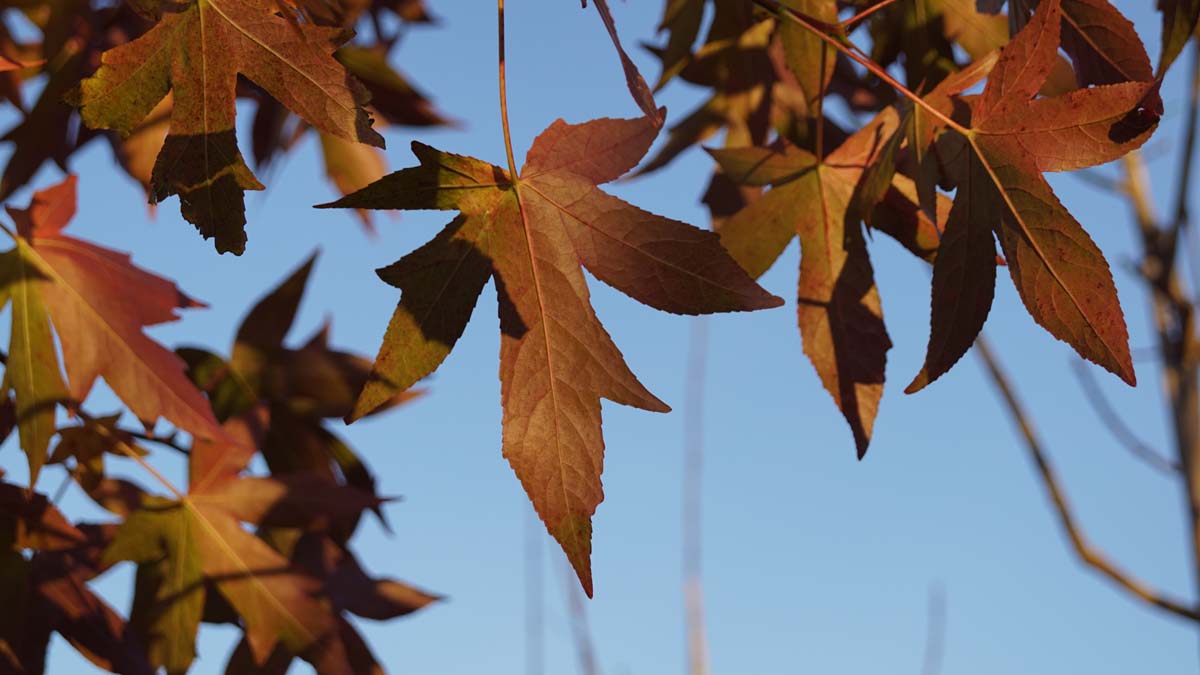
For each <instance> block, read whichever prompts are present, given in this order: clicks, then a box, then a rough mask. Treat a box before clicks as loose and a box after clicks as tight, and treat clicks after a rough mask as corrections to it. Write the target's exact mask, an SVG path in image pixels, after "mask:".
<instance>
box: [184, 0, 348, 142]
mask: <svg viewBox="0 0 1200 675" xmlns="http://www.w3.org/2000/svg"><path fill="white" fill-rule="evenodd" d="M203 2H204V4H205V5H207V6H209V7H212V8H213V11H215V12H216V13H217V14H219V15H221V18H222V19H224V20H225V22H226V23H228V24H229V25H230V26H233V27H234V28H235V29H237V31H238V32H239V33H241V34H242V35H244V36H245V37H246V39H247V40H249V41H251V42H253V43H254V44H256V45H258V46H259V47H262V48H263V49H265V50H266V51H267V52H268V53H270V54H271V56H274V57H275V58H276V59H277V60H278V61H279V62H280V63H282V64H284V65H285V66H287V67H288V68H289V69H290V70H292V71H293V72H295V73H296V74H298V75H300V76H301V77H303V78H304V79H306V80H308V81H309V82H310V83H312V85H313V86H315V87H316V88H317V89H319V90H320V91H321V93H323V94H325V96H327V97H328V98H329V99H330V100H332V101H333V102H334V103H336V104H337V105H338V107H340V108H341V109H342V110H345V111H346V112H349V113H352V114H357V112H358V109H357V108H353V107H352V108H348V107H346V106H345V105H343V104H342V102H341V101H339V100H337V97H336V96H334V95H333V94H331V93H330V92H329V91H327V90H326V89H325V87H324V86H322V85H321V83H320V82H317V81H316V80H314V79H313V78H312V76H311V75H309V74H308V73H306V72H304V71H303V70H301V69H299V68H297V67H296V66H294V65H292V62H291V61H289V60H288V59H286V58H284V56H283V55H282V54H280V53H279V52H277V51H275V49H274V48H272V47H271V46H270V45H268V44H266V43H264V42H263V41H261V40H259V39H257V38H255V37H254V36H253V35H251V34H250V33H249V32H247V31H246V29H244V28H242V27H241V26H240V25H238V23H237V22H236V21H234V20H233V19H232V18H230V16H229V15H228V14H226V13H225V12H224V11H222V10H221V6H220V4H219V3H218V2H216V0H203ZM200 15H201V16H202V17H203V16H204V12H203V11H201V12H200ZM306 44H307V42H306ZM259 84H263V83H261V82H260V83H259ZM263 86H264V87H265V86H266V85H265V84H263ZM353 140H358V139H353Z"/></svg>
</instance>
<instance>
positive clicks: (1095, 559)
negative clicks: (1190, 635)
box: [975, 335, 1200, 622]
mask: <svg viewBox="0 0 1200 675" xmlns="http://www.w3.org/2000/svg"><path fill="white" fill-rule="evenodd" d="M975 353H976V354H978V355H979V358H980V359H981V360H982V361H983V363H984V365H985V366H986V367H987V371H988V374H989V375H990V376H991V379H992V383H993V384H995V386H996V389H997V391H999V392H1000V397H1001V399H1002V400H1003V401H1004V404H1005V407H1007V408H1008V412H1009V415H1010V416H1011V417H1012V419H1013V422H1014V423H1015V424H1016V425H1017V428H1018V430H1019V431H1020V432H1021V438H1022V440H1023V441H1024V443H1025V448H1026V449H1027V450H1028V451H1029V456H1030V458H1031V459H1032V460H1033V463H1034V465H1035V466H1036V467H1037V470H1038V475H1039V476H1040V477H1041V479H1042V483H1043V485H1044V486H1045V488H1046V492H1047V493H1048V494H1049V496H1050V499H1051V501H1052V502H1053V503H1054V508H1055V509H1056V510H1057V511H1058V518H1059V524H1060V525H1062V528H1063V530H1064V531H1065V532H1066V534H1067V537H1068V538H1069V539H1070V540H1071V545H1072V546H1073V547H1074V548H1075V552H1076V554H1078V556H1079V558H1080V559H1081V560H1082V561H1083V562H1084V563H1085V564H1087V565H1088V566H1089V567H1091V568H1092V569H1094V570H1096V571H1097V572H1099V573H1101V574H1102V575H1104V576H1105V577H1107V578H1108V579H1109V580H1110V581H1112V582H1113V583H1114V584H1116V585H1117V587H1118V588H1121V589H1122V590H1124V591H1126V592H1127V593H1128V594H1129V595H1131V596H1133V597H1134V598H1137V599H1139V600H1141V601H1142V602H1145V603H1147V604H1149V605H1152V606H1154V607H1157V608H1159V609H1161V610H1163V611H1166V612H1169V613H1171V614H1174V615H1176V616H1179V617H1183V618H1185V619H1190V620H1192V621H1196V622H1200V611H1198V610H1197V609H1195V608H1193V607H1191V606H1189V605H1187V604H1186V603H1183V602H1180V601H1178V600H1175V599H1172V598H1169V597H1166V596H1165V595H1164V594H1162V593H1160V592H1159V591H1156V590H1154V589H1152V588H1150V587H1149V586H1148V585H1146V584H1145V583H1144V582H1142V581H1140V580H1138V579H1135V578H1134V577H1132V576H1130V575H1129V574H1128V573H1127V572H1125V571H1124V570H1122V569H1120V568H1119V567H1117V566H1116V565H1115V564H1114V563H1113V562H1112V561H1110V560H1109V559H1108V558H1107V557H1106V556H1105V555H1104V554H1103V553H1101V552H1100V551H1098V550H1096V549H1095V548H1093V547H1092V545H1091V544H1090V543H1089V542H1088V541H1087V539H1086V538H1084V536H1083V533H1082V532H1081V531H1080V530H1079V526H1078V524H1077V523H1076V522H1075V516H1074V515H1073V514H1072V512H1071V507H1070V505H1069V504H1068V503H1067V498H1066V494H1065V493H1064V492H1063V489H1062V487H1061V486H1060V485H1059V482H1058V476H1057V474H1055V472H1054V468H1053V467H1052V466H1051V464H1050V461H1049V459H1047V457H1046V454H1045V452H1044V451H1043V450H1042V443H1041V440H1039V439H1038V437H1037V434H1036V432H1034V430H1033V425H1032V422H1031V421H1030V419H1029V416H1028V415H1027V414H1026V412H1025V409H1024V408H1023V407H1022V405H1021V402H1020V401H1019V400H1018V399H1017V395H1016V392H1015V390H1014V389H1013V387H1012V385H1011V384H1010V382H1009V379H1008V376H1007V375H1006V374H1005V373H1004V371H1003V370H1002V369H1001V367H1000V364H999V362H998V361H997V360H996V357H995V356H994V355H993V353H992V350H991V348H990V347H989V346H988V343H987V340H986V339H984V337H983V336H982V335H980V336H979V337H978V338H977V339H976V341H975Z"/></svg>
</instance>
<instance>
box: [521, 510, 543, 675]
mask: <svg viewBox="0 0 1200 675" xmlns="http://www.w3.org/2000/svg"><path fill="white" fill-rule="evenodd" d="M525 510H526V512H527V513H526V516H525V673H526V675H542V674H543V673H544V672H545V665H544V664H545V662H546V658H545V651H546V650H545V646H544V645H545V639H544V633H545V622H544V621H543V620H542V616H543V610H544V609H545V600H543V595H542V589H543V588H544V582H543V580H542V561H543V553H542V537H543V536H544V535H543V534H542V532H543V530H542V523H541V521H540V520H538V517H537V513H536V512H535V511H534V510H533V509H531V508H529V507H528V506H526V508H525Z"/></svg>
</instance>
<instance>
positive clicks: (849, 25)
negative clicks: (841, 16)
mask: <svg viewBox="0 0 1200 675" xmlns="http://www.w3.org/2000/svg"><path fill="white" fill-rule="evenodd" d="M895 1H896V0H881V1H880V2H878V3H876V4H874V5H871V6H870V7H868V8H866V9H864V10H863V11H861V12H859V13H858V14H855V15H854V16H852V17H850V18H849V19H846V20H845V21H843V22H842V30H844V31H846V32H847V33H849V32H850V31H852V30H854V27H855V26H856V25H858V23H859V22H861V21H862V20H863V19H866V18H867V17H869V16H871V15H872V14H874V13H875V12H878V11H879V10H881V9H883V8H884V7H887V6H888V5H890V4H892V3H893V2H895Z"/></svg>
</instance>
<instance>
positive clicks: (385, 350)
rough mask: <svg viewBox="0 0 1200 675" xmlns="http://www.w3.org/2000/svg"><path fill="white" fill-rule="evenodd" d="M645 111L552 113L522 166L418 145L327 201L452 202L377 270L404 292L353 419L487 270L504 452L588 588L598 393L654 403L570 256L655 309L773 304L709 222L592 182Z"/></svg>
mask: <svg viewBox="0 0 1200 675" xmlns="http://www.w3.org/2000/svg"><path fill="white" fill-rule="evenodd" d="M656 133H657V126H656V125H655V123H654V122H653V121H652V120H649V119H648V118H640V119H633V120H617V119H600V120H593V121H591V122H587V123H584V124H578V125H572V124H567V123H565V122H562V121H561V120H560V121H557V122H555V123H554V124H552V125H551V126H550V127H549V128H548V129H546V131H544V132H543V133H542V134H541V135H540V136H539V137H538V138H537V140H536V141H534V144H533V147H532V148H531V149H530V151H529V154H528V156H527V157H526V162H525V168H524V169H523V170H522V172H521V175H520V176H519V177H514V176H510V175H509V173H508V172H507V171H505V170H504V169H501V168H500V167H497V166H493V165H491V164H487V163H486V162H482V161H480V160H477V159H473V158H471V157H463V156H459V155H452V154H449V153H444V152H440V151H438V150H435V149H433V148H430V147H428V146H425V145H421V144H419V143H414V144H413V152H414V153H415V154H416V155H417V158H418V159H419V160H420V162H421V164H420V166H417V167H413V168H410V169H404V170H402V171H397V172H395V173H393V174H390V175H388V176H386V177H385V178H383V179H382V180H380V181H378V182H376V183H374V184H372V185H371V186H369V187H367V188H365V189H363V190H361V191H359V192H357V193H355V194H353V195H350V196H349V197H346V198H344V199H341V200H339V201H337V202H335V203H334V204H331V205H330V206H340V207H352V208H373V209H443V210H457V211H459V212H460V213H461V215H459V216H458V217H457V218H455V219H454V220H453V222H451V223H450V224H449V225H448V226H447V227H446V229H444V230H442V232H441V233H440V234H438V235H437V236H436V237H435V238H434V239H433V240H431V241H430V242H429V243H427V244H425V245H424V246H422V247H421V248H419V249H417V250H416V251H414V252H412V253H410V254H409V255H407V256H405V257H404V258H402V259H401V260H400V261H399V262H396V263H395V264H393V265H391V266H389V267H386V268H383V269H381V270H380V271H379V275H380V277H381V278H382V279H383V280H384V281H386V282H388V283H390V284H392V285H393V286H396V287H398V288H400V289H401V290H402V291H403V294H402V296H401V299H400V304H399V306H398V307H397V308H396V312H395V314H394V315H393V316H392V320H391V323H390V324H389V326H388V330H387V334H386V335H385V336H384V341H383V346H382V348H381V349H380V352H379V356H378V358H377V360H376V362H375V369H374V372H373V374H372V378H371V380H370V381H369V382H368V383H367V386H366V388H365V389H364V390H363V393H362V396H361V397H360V398H359V400H358V405H357V406H356V408H355V411H354V413H353V415H352V416H351V417H352V418H357V417H361V416H362V415H364V414H367V413H369V412H371V411H372V410H374V409H375V408H376V407H378V406H379V405H381V404H383V403H385V402H387V401H388V400H390V399H391V398H392V397H393V396H394V395H395V394H396V392H398V391H403V390H404V389H407V388H408V387H410V386H411V385H412V384H414V383H415V382H417V381H418V380H420V379H421V378H423V377H425V376H426V375H428V374H429V373H431V372H433V370H434V369H436V368H437V366H438V365H439V364H440V363H441V362H442V360H443V359H445V357H446V355H447V354H448V353H449V352H450V349H451V348H452V346H453V345H454V342H455V341H456V340H457V339H458V337H459V336H460V335H461V334H462V332H463V329H464V328H465V327H466V324H467V320H468V319H469V318H470V315H471V312H472V310H473V308H474V305H475V299H476V297H477V296H478V295H479V293H480V292H481V291H482V290H483V286H484V284H485V283H487V281H488V279H489V278H494V279H495V280H496V288H497V291H498V295H499V302H500V329H501V333H502V336H501V350H500V380H501V384H502V387H501V398H502V403H503V406H504V456H505V457H506V458H507V459H508V461H509V463H510V464H511V465H512V467H513V469H514V470H515V471H516V473H517V477H518V478H520V480H521V482H522V484H523V485H524V486H525V490H526V492H527V493H528V494H529V496H530V499H531V500H532V501H533V504H534V507H535V508H536V509H537V511H538V513H539V514H540V515H541V517H542V520H543V521H544V522H545V523H546V527H547V528H548V529H549V531H550V533H551V534H552V535H553V536H554V537H555V538H556V539H557V540H558V541H559V543H560V544H561V545H562V547H563V549H564V550H565V551H566V553H567V556H568V557H569V558H570V560H571V562H572V564H573V565H574V566H575V570H576V571H577V572H578V574H579V577H580V580H581V581H582V583H583V586H584V588H585V589H586V590H587V591H588V593H589V594H590V593H591V590H592V582H591V571H590V563H589V557H590V551H591V516H592V514H593V513H594V512H595V509H596V506H597V504H599V503H600V501H601V499H602V497H603V493H602V490H601V486H600V473H601V469H602V467H603V460H604V441H603V438H602V436H601V428H600V399H601V398H607V399H609V400H611V401H615V402H618V403H622V404H625V405H632V406H635V407H639V408H642V409H645V410H652V411H660V412H665V411H666V410H667V409H668V408H667V406H666V405H665V404H664V403H663V402H662V401H660V400H659V399H658V398H656V397H655V396H654V395H653V394H651V393H650V392H649V391H647V390H646V388H645V387H643V386H642V384H641V383H640V382H638V380H637V378H636V377H634V375H633V373H632V372H631V371H630V370H629V367H628V366H627V365H626V364H625V360H624V358H623V357H622V356H621V353H620V351H618V350H617V347H616V345H614V344H613V342H612V340H611V339H610V338H609V336H608V333H607V332H606V331H605V330H604V327H603V326H602V325H601V324H600V321H599V320H598V319H597V318H596V315H595V313H594V312H593V311H592V307H591V303H590V300H589V293H588V287H587V282H586V280H585V279H584V276H583V272H582V270H581V269H580V266H581V265H582V266H584V267H587V268H588V269H589V270H590V271H591V272H592V273H593V274H594V275H595V276H596V277H597V278H599V279H600V280H601V281H604V282H605V283H608V284H610V285H611V286H613V287H615V288H617V289H619V290H621V291H622V292H624V293H626V294H628V295H630V296H632V297H633V298H635V299H637V300H640V301H641V302H644V303H646V304H648V305H650V306H652V307H656V308H658V309H662V310H665V311H669V312H676V313H684V314H700V313H708V312H721V311H737V310H752V309H761V308H765V307H774V306H777V305H779V304H781V303H782V300H780V299H779V298H776V297H774V296H772V295H770V294H768V293H767V292H765V291H763V290H762V289H761V288H759V287H758V286H757V285H756V284H755V283H754V282H753V281H752V280H751V279H750V278H749V277H748V276H747V275H746V274H745V272H743V271H742V270H741V269H740V268H739V267H738V266H737V263H735V262H734V261H733V260H732V259H731V258H730V257H729V256H728V254H726V252H725V251H724V249H722V248H721V245H720V243H719V242H718V238H717V236H716V235H714V234H712V233H710V232H706V231H704V230H699V229H696V228H694V227H691V226H689V225H686V224H684V223H680V222H677V221H674V220H669V219H667V218H663V217H661V216H656V215H654V214H651V213H647V212H645V211H642V210H641V209H638V208H637V207H634V206H632V205H630V204H627V203H625V202H623V201H621V200H619V199H617V198H615V197H612V196H610V195H608V194H606V193H604V192H602V191H601V190H600V189H599V188H598V187H597V186H598V185H600V184H602V183H607V182H609V181H612V180H615V179H616V178H618V177H620V176H621V175H623V174H624V173H626V172H627V171H628V170H629V169H631V168H632V167H633V166H634V165H635V164H636V163H637V161H638V160H639V159H640V158H641V157H642V156H643V155H644V154H645V152H646V150H647V149H648V148H649V146H650V143H651V142H652V141H653V140H654V137H655V135H656Z"/></svg>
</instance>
